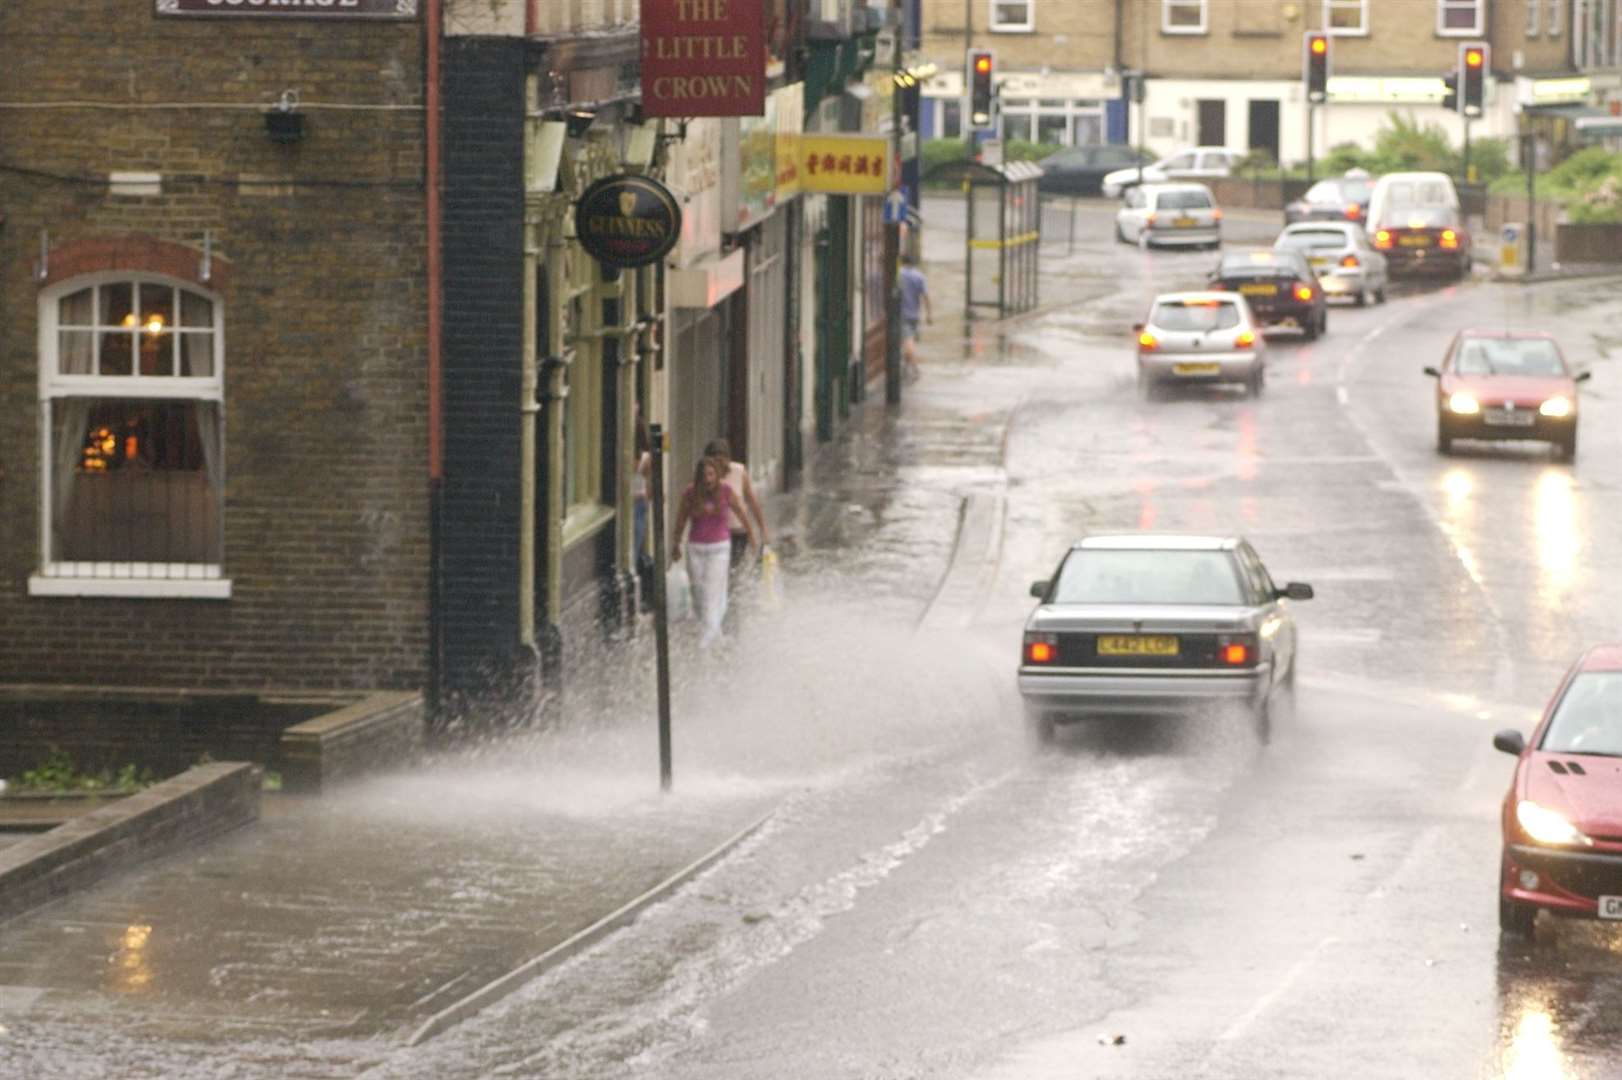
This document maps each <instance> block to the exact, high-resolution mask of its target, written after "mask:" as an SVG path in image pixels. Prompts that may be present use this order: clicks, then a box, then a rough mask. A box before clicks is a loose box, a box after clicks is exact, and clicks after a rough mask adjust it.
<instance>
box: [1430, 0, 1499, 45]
mask: <svg viewBox="0 0 1622 1080" xmlns="http://www.w3.org/2000/svg"><path fill="white" fill-rule="evenodd" d="M1486 6H1487V0H1436V36H1437V37H1480V36H1481V34H1482V24H1483V23H1484V22H1485V21H1486V19H1485V10H1484V9H1485V8H1486ZM1465 8H1469V9H1470V10H1471V11H1473V12H1474V13H1475V22H1473V23H1472V24H1471V25H1470V26H1468V27H1450V26H1448V25H1447V13H1448V12H1450V11H1462V10H1464V9H1465Z"/></svg>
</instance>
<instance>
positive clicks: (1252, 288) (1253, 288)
mask: <svg viewBox="0 0 1622 1080" xmlns="http://www.w3.org/2000/svg"><path fill="white" fill-rule="evenodd" d="M1239 291H1240V292H1241V293H1243V294H1244V295H1246V296H1277V295H1278V286H1277V285H1273V284H1270V283H1267V282H1262V283H1259V284H1251V285H1241V286H1239Z"/></svg>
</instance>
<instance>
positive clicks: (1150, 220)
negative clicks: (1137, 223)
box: [1143, 214, 1155, 227]
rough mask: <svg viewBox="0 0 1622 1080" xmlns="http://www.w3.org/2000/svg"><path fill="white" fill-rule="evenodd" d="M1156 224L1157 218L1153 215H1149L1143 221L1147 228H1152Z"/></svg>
mask: <svg viewBox="0 0 1622 1080" xmlns="http://www.w3.org/2000/svg"><path fill="white" fill-rule="evenodd" d="M1154 223H1155V216H1154V215H1153V214H1150V215H1148V216H1147V217H1145V218H1144V219H1143V224H1144V225H1145V226H1151V227H1152V226H1153V225H1154Z"/></svg>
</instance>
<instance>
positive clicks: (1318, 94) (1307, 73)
mask: <svg viewBox="0 0 1622 1080" xmlns="http://www.w3.org/2000/svg"><path fill="white" fill-rule="evenodd" d="M1301 53H1302V75H1301V77H1302V80H1303V81H1304V82H1305V83H1306V84H1307V100H1308V101H1310V102H1312V103H1313V104H1317V103H1319V102H1321V101H1323V100H1325V99H1326V98H1328V97H1329V35H1328V34H1325V33H1323V32H1321V31H1318V30H1308V31H1307V32H1306V33H1305V34H1304V35H1303V36H1302V41H1301Z"/></svg>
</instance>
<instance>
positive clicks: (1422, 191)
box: [1363, 172, 1470, 277]
mask: <svg viewBox="0 0 1622 1080" xmlns="http://www.w3.org/2000/svg"><path fill="white" fill-rule="evenodd" d="M1363 227H1364V228H1365V229H1366V230H1367V231H1368V234H1369V240H1370V241H1372V242H1373V244H1374V247H1375V249H1376V250H1378V251H1380V252H1382V253H1383V254H1384V255H1385V257H1386V261H1387V263H1388V264H1389V266H1390V269H1391V273H1392V275H1393V276H1395V275H1398V274H1402V273H1404V272H1410V273H1435V272H1440V273H1445V274H1450V275H1452V276H1454V277H1465V276H1467V275H1468V274H1469V273H1470V230H1469V229H1467V228H1466V227H1465V223H1464V214H1463V212H1462V211H1461V210H1460V208H1459V193H1458V190H1457V189H1456V188H1454V186H1453V178H1452V177H1450V176H1448V175H1447V174H1446V173H1439V172H1401V173H1388V174H1386V175H1385V176H1382V177H1380V179H1379V180H1377V181H1375V183H1374V191H1373V193H1372V194H1371V195H1370V196H1369V213H1368V218H1367V219H1366V220H1365V222H1364V225H1363Z"/></svg>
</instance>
